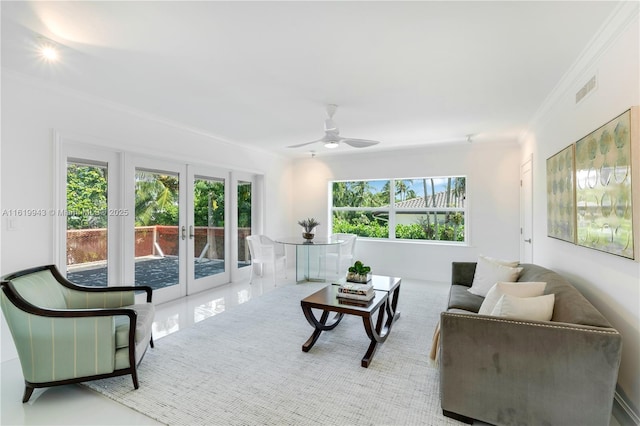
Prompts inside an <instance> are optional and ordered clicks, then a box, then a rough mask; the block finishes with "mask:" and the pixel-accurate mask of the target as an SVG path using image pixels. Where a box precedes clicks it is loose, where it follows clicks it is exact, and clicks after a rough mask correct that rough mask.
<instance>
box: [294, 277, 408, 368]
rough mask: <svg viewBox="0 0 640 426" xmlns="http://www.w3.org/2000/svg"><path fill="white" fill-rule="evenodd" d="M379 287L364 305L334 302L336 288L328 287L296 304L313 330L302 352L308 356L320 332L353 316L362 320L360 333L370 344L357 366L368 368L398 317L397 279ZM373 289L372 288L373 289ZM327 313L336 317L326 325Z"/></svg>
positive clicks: (336, 298)
mask: <svg viewBox="0 0 640 426" xmlns="http://www.w3.org/2000/svg"><path fill="white" fill-rule="evenodd" d="M395 280H397V281H395ZM382 287H384V288H382V289H380V290H378V289H376V290H375V297H374V298H373V299H372V300H371V301H369V302H368V303H366V302H365V303H361V302H359V301H351V300H349V299H342V298H338V297H337V294H338V286H337V285H328V286H326V287H325V288H323V289H321V290H319V291H317V292H315V293H313V294H312V295H310V296H308V297H306V298H304V299H302V300H301V301H300V306H301V307H302V312H304V316H305V318H307V321H308V322H309V324H311V326H312V327H314V329H315V330H314V331H313V333H312V334H311V336H310V337H309V339H308V340H307V341H306V342H305V343H304V344H303V345H302V351H303V352H309V349H311V348H312V347H313V345H314V344H315V343H316V342H317V341H318V338H319V337H320V334H321V333H322V332H323V331H328V330H333V329H334V328H335V327H336V326H337V325H338V324H339V323H340V321H341V320H342V318H343V317H344V315H345V314H348V315H357V316H359V317H361V318H362V322H363V324H364V329H365V331H366V333H367V336H368V337H369V340H371V343H370V344H369V348H368V349H367V352H366V353H365V355H364V357H363V358H362V361H361V363H360V364H361V365H362V366H363V367H365V368H366V367H369V364H370V363H371V359H372V358H373V354H374V353H375V351H376V348H377V346H378V344H379V343H384V341H385V340H386V339H387V337H388V336H389V333H390V331H391V326H392V325H393V323H394V322H395V321H396V320H397V319H398V318H399V315H400V313H399V312H397V311H396V307H397V302H398V294H399V292H400V279H399V278H396V279H394V280H392V281H390V282H388V283H387V284H386V286H384V285H383V286H382ZM374 288H376V287H375V286H374ZM390 297H391V299H390ZM312 309H319V310H321V311H322V314H321V315H320V319H318V318H316V316H315V314H314V312H313V311H312ZM331 312H335V313H336V314H335V316H334V317H333V318H332V319H331V320H330V321H329V322H327V320H328V319H329V314H330V313H331ZM376 312H377V317H376V318H375V324H374V316H376Z"/></svg>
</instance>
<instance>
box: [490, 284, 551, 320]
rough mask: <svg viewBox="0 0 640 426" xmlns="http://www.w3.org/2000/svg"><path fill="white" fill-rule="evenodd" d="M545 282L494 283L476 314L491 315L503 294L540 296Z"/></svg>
mask: <svg viewBox="0 0 640 426" xmlns="http://www.w3.org/2000/svg"><path fill="white" fill-rule="evenodd" d="M546 286H547V283H544V282H515V283H505V282H500V283H495V284H494V285H493V287H491V288H490V289H489V291H488V292H487V296H486V297H485V298H484V302H482V306H480V310H479V311H478V314H480V315H491V312H492V311H493V308H495V306H496V303H498V300H500V297H502V295H503V294H508V295H510V296H516V297H534V296H542V295H543V294H544V289H545V287H546Z"/></svg>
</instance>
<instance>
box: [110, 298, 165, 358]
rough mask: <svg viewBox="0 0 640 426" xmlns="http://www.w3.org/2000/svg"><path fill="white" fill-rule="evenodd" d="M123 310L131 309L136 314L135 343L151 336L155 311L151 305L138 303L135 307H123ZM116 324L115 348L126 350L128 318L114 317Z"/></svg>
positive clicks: (124, 316)
mask: <svg viewBox="0 0 640 426" xmlns="http://www.w3.org/2000/svg"><path fill="white" fill-rule="evenodd" d="M122 308H123V309H133V310H134V311H136V313H137V314H138V319H137V321H136V333H135V342H136V343H139V342H140V341H141V340H142V339H146V338H147V336H151V326H152V325H153V318H154V314H155V309H154V306H153V304H151V303H140V304H136V305H129V306H123V307H122ZM115 324H116V348H126V347H127V346H129V317H128V316H126V315H118V316H116V317H115Z"/></svg>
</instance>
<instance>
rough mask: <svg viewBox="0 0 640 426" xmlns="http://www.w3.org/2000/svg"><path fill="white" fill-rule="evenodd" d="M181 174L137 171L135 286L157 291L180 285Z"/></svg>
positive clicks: (181, 232)
mask: <svg viewBox="0 0 640 426" xmlns="http://www.w3.org/2000/svg"><path fill="white" fill-rule="evenodd" d="M183 232H184V229H180V177H179V174H177V173H176V174H174V173H168V172H167V173H165V172H157V171H149V170H144V169H136V173H135V229H134V234H135V236H134V240H135V285H137V286H138V285H148V286H151V287H152V288H153V289H154V290H159V289H163V288H167V287H172V286H176V285H178V284H179V283H180V238H181V237H182V236H183Z"/></svg>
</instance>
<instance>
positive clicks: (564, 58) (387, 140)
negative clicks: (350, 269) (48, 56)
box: [1, 1, 618, 155]
mask: <svg viewBox="0 0 640 426" xmlns="http://www.w3.org/2000/svg"><path fill="white" fill-rule="evenodd" d="M617 4H618V2H612V1H603V2H597V1H568V2H559V1H531V2H520V1H513V2H505V1H489V2H482V1H470V2H462V1H450V2H444V1H440V2H435V1H433V2H432V1H424V2H422V1H414V2H367V1H355V2H325V1H322V2H305V1H301V2H267V1H259V2H206V1H201V2H181V1H174V2H163V1H155V2H145V1H143V2H91V1H84V2H7V1H3V2H2V3H1V12H2V58H1V59H2V67H3V69H5V70H6V69H10V70H15V71H18V72H21V73H25V74H28V75H32V76H36V77H39V78H43V79H45V80H46V81H48V82H50V83H52V84H56V85H59V86H62V87H67V88H70V89H73V90H76V91H80V92H84V93H86V94H88V95H90V96H93V97H98V98H102V99H105V100H107V101H109V102H111V103H116V104H121V105H123V106H126V107H127V108H129V109H131V108H133V109H135V110H139V111H142V112H145V113H147V114H151V115H152V116H155V117H158V118H159V119H162V120H167V121H169V122H173V123H178V124H180V125H182V126H185V127H188V128H192V129H196V130H198V131H200V132H204V133H207V134H210V135H212V136H215V137H216V138H219V139H222V140H225V141H229V142H233V143H238V144H243V145H251V146H256V147H260V148H263V149H267V150H271V151H277V152H281V153H284V154H289V155H298V154H302V153H306V152H308V151H309V150H310V149H315V150H317V151H318V152H319V154H323V153H324V152H326V148H324V147H323V146H322V145H321V144H316V145H312V146H307V147H303V148H297V149H288V148H286V147H287V146H288V145H294V144H300V143H303V142H307V141H312V140H316V139H318V138H320V137H321V136H322V135H323V120H324V118H325V105H326V104H327V103H335V104H338V105H339V108H338V111H337V113H336V115H335V117H334V119H335V121H336V122H337V123H338V125H339V126H340V131H341V135H342V136H345V137H354V138H363V139H375V140H380V141H381V143H380V144H379V145H377V146H376V147H373V148H366V149H367V150H376V149H386V150H388V149H396V148H400V147H406V146H412V145H420V144H428V143H440V142H446V141H463V140H465V139H466V135H468V134H473V135H474V137H473V139H474V141H476V142H482V141H513V142H514V143H516V142H517V138H518V136H519V135H520V134H521V132H522V131H523V130H524V129H526V126H527V124H528V123H529V122H530V120H531V119H532V118H533V117H534V115H535V113H536V111H537V109H538V108H539V107H540V106H541V105H542V104H543V102H544V101H545V99H546V98H547V96H548V95H549V94H550V93H551V92H552V90H553V89H554V87H555V86H556V84H557V83H558V82H559V81H560V79H561V78H562V76H563V75H564V74H565V73H566V72H567V71H568V70H569V68H570V66H571V65H572V63H573V62H574V61H575V60H576V59H577V58H578V57H579V55H580V53H581V52H582V51H583V50H584V49H585V47H586V46H587V45H588V44H589V41H590V40H591V39H592V38H593V37H594V35H595V34H596V33H597V31H598V29H599V28H600V27H601V26H602V24H603V23H604V22H605V21H606V18H607V17H608V16H609V15H610V14H611V12H613V10H614V9H615V7H616V6H617ZM38 34H39V35H42V36H45V37H48V38H50V39H52V40H54V41H56V42H57V43H59V44H60V45H61V46H62V49H61V60H60V61H59V62H58V63H56V64H45V63H43V62H42V60H40V59H39V58H38V57H37V56H36V54H35V51H34V43H35V42H36V36H37V35H38ZM355 149H356V148H352V147H349V146H346V145H342V146H341V147H340V148H338V149H336V150H335V151H333V152H336V151H337V152H353V151H354V150H355Z"/></svg>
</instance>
